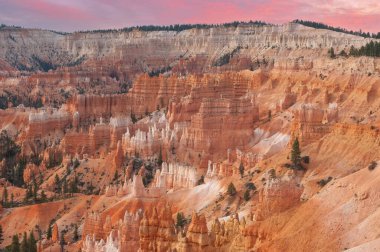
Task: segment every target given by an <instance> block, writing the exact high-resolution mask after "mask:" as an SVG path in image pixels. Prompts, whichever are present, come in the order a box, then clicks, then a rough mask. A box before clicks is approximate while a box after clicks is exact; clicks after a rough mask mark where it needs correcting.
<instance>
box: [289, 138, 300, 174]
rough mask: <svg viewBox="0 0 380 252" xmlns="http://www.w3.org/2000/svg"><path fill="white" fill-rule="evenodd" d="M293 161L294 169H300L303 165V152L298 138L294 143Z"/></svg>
mask: <svg viewBox="0 0 380 252" xmlns="http://www.w3.org/2000/svg"><path fill="white" fill-rule="evenodd" d="M290 154H291V157H290V159H291V161H292V163H293V166H294V168H296V169H297V168H300V165H301V150H300V145H299V142H298V138H296V139H295V140H294V142H293V146H292V151H291V153H290Z"/></svg>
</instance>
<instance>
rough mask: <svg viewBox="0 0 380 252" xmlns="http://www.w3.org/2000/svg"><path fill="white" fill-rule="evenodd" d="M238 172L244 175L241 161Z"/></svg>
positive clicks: (241, 175)
mask: <svg viewBox="0 0 380 252" xmlns="http://www.w3.org/2000/svg"><path fill="white" fill-rule="evenodd" d="M239 173H240V177H241V178H243V176H244V165H243V163H242V162H240V165H239Z"/></svg>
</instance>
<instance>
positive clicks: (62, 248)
mask: <svg viewBox="0 0 380 252" xmlns="http://www.w3.org/2000/svg"><path fill="white" fill-rule="evenodd" d="M65 244H66V241H65V237H64V233H63V231H61V237H60V239H59V245H60V246H61V251H62V252H64V251H65V250H64V247H65Z"/></svg>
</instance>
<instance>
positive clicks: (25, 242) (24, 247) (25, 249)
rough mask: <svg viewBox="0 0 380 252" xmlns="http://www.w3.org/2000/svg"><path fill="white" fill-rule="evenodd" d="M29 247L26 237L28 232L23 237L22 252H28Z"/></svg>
mask: <svg viewBox="0 0 380 252" xmlns="http://www.w3.org/2000/svg"><path fill="white" fill-rule="evenodd" d="M28 247H29V244H28V237H27V235H26V232H24V235H23V238H22V242H21V248H20V251H21V252H28Z"/></svg>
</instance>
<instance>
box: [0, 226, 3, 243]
mask: <svg viewBox="0 0 380 252" xmlns="http://www.w3.org/2000/svg"><path fill="white" fill-rule="evenodd" d="M3 236H4V233H3V226H1V225H0V244H2V243H3V241H4V237H3Z"/></svg>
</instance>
